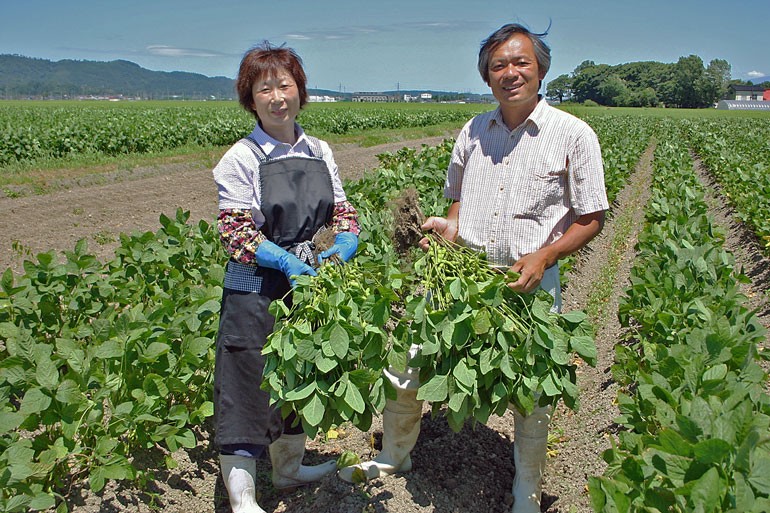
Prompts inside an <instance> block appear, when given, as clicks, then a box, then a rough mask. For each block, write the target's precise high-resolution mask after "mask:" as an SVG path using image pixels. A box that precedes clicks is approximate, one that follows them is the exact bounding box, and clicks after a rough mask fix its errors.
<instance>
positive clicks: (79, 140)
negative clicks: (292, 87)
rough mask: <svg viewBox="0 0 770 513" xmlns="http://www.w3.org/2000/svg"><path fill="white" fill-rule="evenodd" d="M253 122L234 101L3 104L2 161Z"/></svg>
mask: <svg viewBox="0 0 770 513" xmlns="http://www.w3.org/2000/svg"><path fill="white" fill-rule="evenodd" d="M483 108H485V107H473V106H464V105H458V106H443V105H437V106H433V107H422V108H420V107H411V108H403V109H395V108H383V107H379V106H363V107H361V106H355V107H350V106H349V104H348V106H334V107H327V106H323V105H318V104H311V105H309V106H308V107H307V108H306V109H305V110H304V111H303V112H302V113H301V114H300V117H299V122H300V123H301V124H302V126H303V127H304V128H305V129H306V130H308V131H309V132H310V133H313V134H317V135H320V136H323V135H324V134H347V133H350V132H353V131H360V130H370V129H384V128H409V127H424V126H429V125H436V124H440V123H446V122H453V123H457V124H458V125H462V124H463V122H464V121H465V120H467V119H469V118H470V117H471V116H472V115H473V114H474V113H476V112H479V111H480V110H481V109H483ZM253 126H254V118H253V117H251V116H250V115H249V114H248V113H246V112H245V111H244V110H243V109H241V108H240V107H239V106H238V105H237V104H235V103H215V104H210V103H197V104H196V103H148V104H145V103H131V104H89V103H54V104H52V105H50V106H49V105H47V104H46V103H32V104H27V103H19V102H11V103H7V104H5V103H3V104H0V128H2V130H0V166H7V165H9V164H12V163H30V162H35V161H39V160H42V159H61V158H67V157H72V156H78V155H88V154H90V155H106V156H116V155H127V154H134V153H151V152H159V151H164V150H172V149H175V148H180V147H184V146H197V147H204V148H208V147H214V146H229V145H231V144H233V143H234V142H235V141H237V140H238V139H239V138H240V137H242V136H243V135H244V134H248V133H249V131H251V129H252V128H253Z"/></svg>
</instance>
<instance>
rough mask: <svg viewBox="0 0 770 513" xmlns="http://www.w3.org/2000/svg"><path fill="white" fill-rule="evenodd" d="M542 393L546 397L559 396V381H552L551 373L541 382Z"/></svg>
mask: <svg viewBox="0 0 770 513" xmlns="http://www.w3.org/2000/svg"><path fill="white" fill-rule="evenodd" d="M542 387H543V393H544V394H545V395H546V396H548V397H554V396H557V395H560V394H561V386H560V380H557V379H554V376H553V373H550V374H548V376H546V377H545V379H544V380H543V382H542Z"/></svg>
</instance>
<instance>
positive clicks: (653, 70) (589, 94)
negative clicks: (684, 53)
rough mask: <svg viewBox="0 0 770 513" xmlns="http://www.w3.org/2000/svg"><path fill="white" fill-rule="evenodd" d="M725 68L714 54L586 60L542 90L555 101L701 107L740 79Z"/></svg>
mask: <svg viewBox="0 0 770 513" xmlns="http://www.w3.org/2000/svg"><path fill="white" fill-rule="evenodd" d="M730 72H731V68H730V63H728V62H727V61H726V60H724V59H713V60H712V61H711V62H709V64H708V66H705V65H704V63H703V60H702V59H701V58H700V57H698V56H697V55H690V56H688V57H680V58H679V60H678V61H677V62H676V63H663V62H654V61H644V62H630V63H626V64H618V65H615V66H611V65H609V64H596V63H594V61H590V60H587V61H583V62H582V63H580V64H579V65H578V66H577V67H576V68H575V70H574V71H573V72H572V73H571V74H569V75H567V74H564V75H559V76H558V77H556V78H555V79H553V80H551V81H550V82H549V83H548V85H547V87H546V95H547V96H548V98H550V99H551V100H554V101H559V102H564V101H574V102H579V103H584V102H596V103H598V104H600V105H607V106H613V107H680V108H691V109H693V108H703V107H711V106H713V105H714V104H715V103H716V102H718V101H719V100H721V99H724V98H726V96H727V95H728V94H729V92H730V86H731V85H735V84H745V83H744V82H742V81H740V80H731V78H730ZM766 84H767V83H766ZM767 85H768V86H770V84H767Z"/></svg>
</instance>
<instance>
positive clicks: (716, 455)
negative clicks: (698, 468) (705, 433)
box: [692, 438, 733, 465]
mask: <svg viewBox="0 0 770 513" xmlns="http://www.w3.org/2000/svg"><path fill="white" fill-rule="evenodd" d="M732 449H733V448H732V446H731V445H730V444H728V443H727V442H725V441H724V440H720V439H718V438H711V439H708V440H703V441H702V442H698V443H697V444H695V446H694V447H693V449H692V450H693V454H694V455H695V458H696V459H697V460H698V461H700V462H702V463H705V464H707V465H715V464H719V463H721V462H722V461H724V459H725V458H727V457H728V456H729V455H730V452H732Z"/></svg>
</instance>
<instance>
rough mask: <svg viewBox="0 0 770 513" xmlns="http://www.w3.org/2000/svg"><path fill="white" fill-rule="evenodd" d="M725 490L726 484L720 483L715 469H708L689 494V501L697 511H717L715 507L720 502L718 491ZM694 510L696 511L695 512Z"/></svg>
mask: <svg viewBox="0 0 770 513" xmlns="http://www.w3.org/2000/svg"><path fill="white" fill-rule="evenodd" d="M726 488H727V483H725V482H722V480H721V479H720V477H719V472H718V471H717V469H715V468H713V467H712V468H710V469H708V470H707V471H706V473H705V474H703V475H702V476H701V477H700V478H699V479H698V480H697V481H695V484H694V485H693V487H692V489H691V492H690V499H691V500H692V502H693V504H694V505H695V506H696V507H697V506H700V508H698V509H697V510H699V511H718V510H717V509H715V505H717V504H719V502H720V500H719V499H720V491H721V490H724V489H726ZM697 510H696V511H697Z"/></svg>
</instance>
